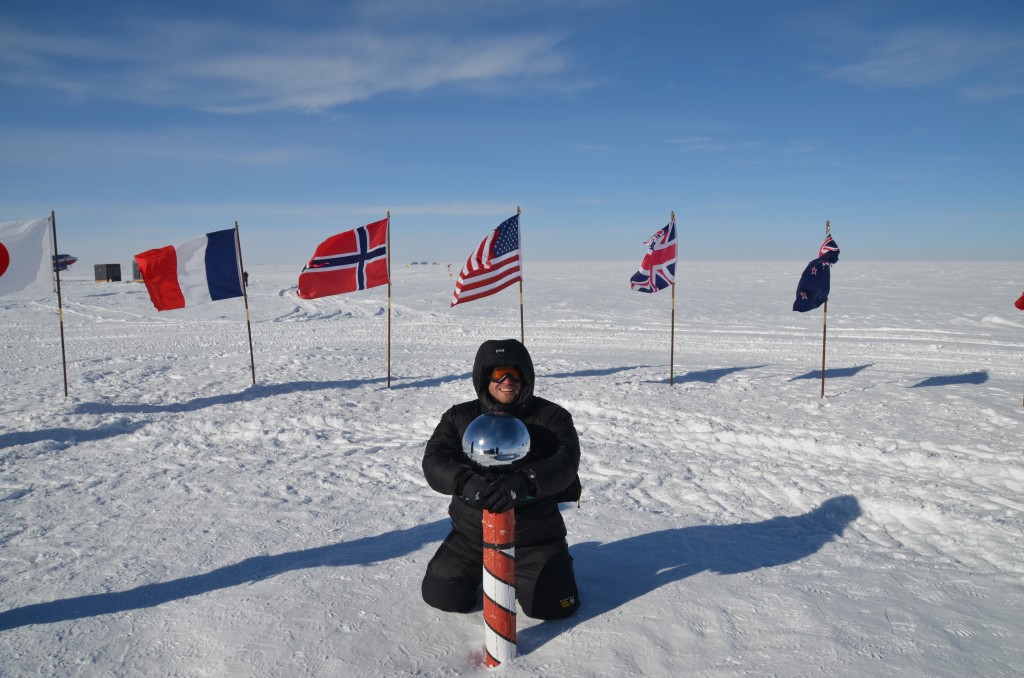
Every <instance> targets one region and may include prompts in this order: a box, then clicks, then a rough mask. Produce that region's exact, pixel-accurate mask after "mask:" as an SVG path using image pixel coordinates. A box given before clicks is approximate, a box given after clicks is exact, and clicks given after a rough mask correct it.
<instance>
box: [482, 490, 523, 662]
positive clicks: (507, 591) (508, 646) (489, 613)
mask: <svg viewBox="0 0 1024 678" xmlns="http://www.w3.org/2000/svg"><path fill="white" fill-rule="evenodd" d="M483 528H484V530H483V532H484V640H485V644H486V648H487V652H486V654H487V656H486V658H485V662H486V664H487V667H488V668H495V667H497V666H500V665H501V663H502V662H506V661H508V660H510V659H515V656H516V651H517V649H516V546H515V539H516V514H515V511H505V512H504V513H491V512H490V511H486V510H485V511H484V515H483Z"/></svg>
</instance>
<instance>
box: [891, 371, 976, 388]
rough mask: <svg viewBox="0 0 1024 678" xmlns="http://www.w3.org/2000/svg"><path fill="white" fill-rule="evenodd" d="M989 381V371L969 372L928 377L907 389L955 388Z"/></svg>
mask: <svg viewBox="0 0 1024 678" xmlns="http://www.w3.org/2000/svg"><path fill="white" fill-rule="evenodd" d="M986 381H988V370H979V371H977V372H968V373H967V374H951V375H948V376H942V377H928V378H927V379H924V380H922V381H919V382H918V383H916V384H913V385H912V386H908V387H907V388H923V387H926V386H953V385H955V384H974V385H977V384H984V383H985V382H986Z"/></svg>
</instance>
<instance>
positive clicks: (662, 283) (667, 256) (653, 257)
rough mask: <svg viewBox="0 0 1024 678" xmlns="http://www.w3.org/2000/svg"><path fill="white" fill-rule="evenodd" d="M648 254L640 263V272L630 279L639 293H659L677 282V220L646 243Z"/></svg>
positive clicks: (630, 283)
mask: <svg viewBox="0 0 1024 678" xmlns="http://www.w3.org/2000/svg"><path fill="white" fill-rule="evenodd" d="M644 246H645V247H646V248H647V254H645V255H644V260H643V261H642V262H640V270H639V271H637V272H636V273H634V274H633V277H632V278H630V279H629V285H630V287H632V288H633V289H634V290H636V291H637V292H649V293H653V292H657V291H658V290H663V289H665V288H666V287H668V286H669V285H674V284H675V281H676V219H675V217H674V216H673V217H672V220H671V221H669V222H668V226H666V227H665V228H663V229H661V230H660V231H658V232H657V233H655V234H654V235H653V236H651V237H650V238H649V239H648V240H647V241H646V242H645V243H644Z"/></svg>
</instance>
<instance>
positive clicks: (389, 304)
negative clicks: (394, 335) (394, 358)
mask: <svg viewBox="0 0 1024 678" xmlns="http://www.w3.org/2000/svg"><path fill="white" fill-rule="evenodd" d="M385 239H386V240H385V242H386V245H387V250H388V388H391V210H388V227H387V230H386V231H385Z"/></svg>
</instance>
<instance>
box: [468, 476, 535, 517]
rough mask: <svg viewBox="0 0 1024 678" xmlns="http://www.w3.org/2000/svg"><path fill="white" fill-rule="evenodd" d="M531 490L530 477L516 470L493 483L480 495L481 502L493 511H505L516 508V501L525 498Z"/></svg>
mask: <svg viewBox="0 0 1024 678" xmlns="http://www.w3.org/2000/svg"><path fill="white" fill-rule="evenodd" d="M529 491H530V481H529V479H528V478H527V477H526V476H525V475H523V474H522V473H520V472H519V471H516V472H515V473H509V474H507V475H503V476H501V477H499V478H498V479H497V480H495V481H494V482H493V483H491V484H490V486H489V487H488V488H487V490H486V491H484V492H483V493H482V494H481V495H480V504H481V506H483V507H484V508H485V509H487V510H488V511H490V512H491V513H504V512H505V511H509V510H511V509H513V508H515V505H516V502H518V501H522V500H523V499H525V498H526V495H527V493H528V492H529Z"/></svg>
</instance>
